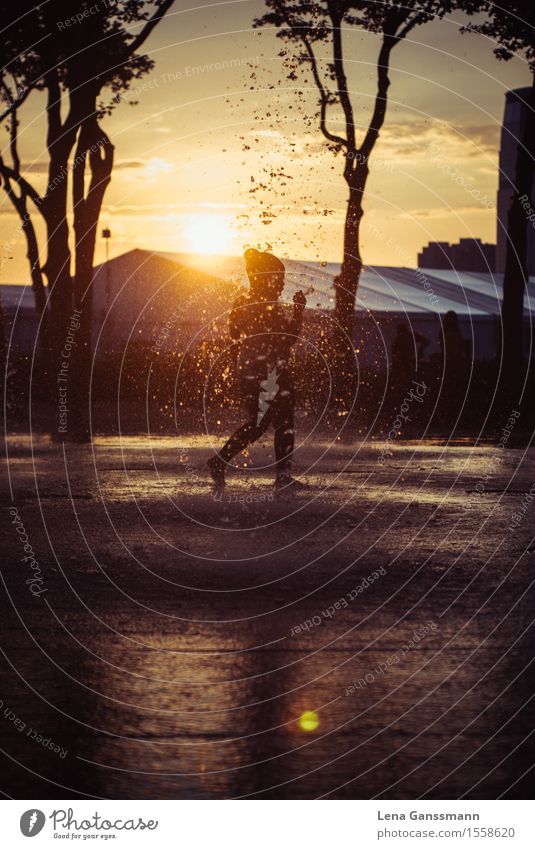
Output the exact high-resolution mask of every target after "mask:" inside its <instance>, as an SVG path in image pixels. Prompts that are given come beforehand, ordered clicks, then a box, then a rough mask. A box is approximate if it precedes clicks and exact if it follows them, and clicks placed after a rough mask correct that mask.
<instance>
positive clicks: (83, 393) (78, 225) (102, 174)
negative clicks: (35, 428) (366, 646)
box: [73, 117, 114, 442]
mask: <svg viewBox="0 0 535 849" xmlns="http://www.w3.org/2000/svg"><path fill="white" fill-rule="evenodd" d="M113 155H114V148H113V145H112V144H111V142H110V140H109V138H108V136H107V135H106V134H105V133H104V131H103V130H102V129H101V128H100V127H99V125H98V122H97V120H96V118H94V117H92V118H91V119H89V120H88V121H86V122H85V123H84V124H83V125H82V129H81V132H80V137H79V140H78V148H77V151H76V156H75V166H74V173H73V205H74V236H75V279H74V301H75V308H76V310H77V317H78V320H79V322H80V327H79V329H78V333H77V346H76V358H75V362H76V385H75V387H74V394H73V401H74V408H75V413H76V415H75V420H74V428H73V436H74V438H75V439H76V440H77V441H78V442H87V441H89V440H90V439H91V427H90V401H91V398H90V389H91V387H90V378H91V362H92V348H91V330H92V315H93V262H94V257H95V244H96V237H97V228H98V222H99V217H100V212H101V209H102V203H103V200H104V195H105V192H106V189H107V187H108V185H109V183H110V180H111V174H112V170H113ZM87 162H89V166H90V170H91V179H90V183H89V187H88V190H87V194H86V193H85V191H84V182H85V181H84V177H85V167H86V163H87Z"/></svg>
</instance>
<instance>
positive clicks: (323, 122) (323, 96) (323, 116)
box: [300, 35, 348, 148]
mask: <svg viewBox="0 0 535 849" xmlns="http://www.w3.org/2000/svg"><path fill="white" fill-rule="evenodd" d="M300 38H301V41H302V42H303V44H304V46H305V49H306V51H307V53H308V56H309V59H310V64H311V67H312V75H313V77H314V82H315V83H316V86H317V88H318V90H319V93H320V130H321V132H322V133H323V135H324V136H325V138H326V139H327V140H328V141H330V142H332V143H333V144H339V145H342V147H345V148H347V146H348V144H347V139H344V138H342V136H338V135H335V134H334V133H331V132H330V131H329V130H328V129H327V106H328V105H329V94H328V92H327V90H326V89H325V86H324V85H323V82H322V80H321V76H320V73H319V69H318V61H317V59H316V54H315V53H314V50H313V48H312V45H311V44H310V43H309V41H308V39H307V38H306V36H304V35H301V36H300Z"/></svg>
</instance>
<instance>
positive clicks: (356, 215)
mask: <svg viewBox="0 0 535 849" xmlns="http://www.w3.org/2000/svg"><path fill="white" fill-rule="evenodd" d="M365 182H366V181H365V179H363V178H362V177H359V183H358V185H357V186H350V188H349V200H348V204H347V211H346V220H345V224H344V258H343V262H342V269H341V272H340V274H339V276H338V277H337V278H336V281H335V299H336V300H335V308H334V315H335V319H336V323H337V326H338V327H339V328H340V331H341V332H342V333H343V334H344V335H346V336H347V339H348V341H352V339H353V319H354V312H355V301H356V295H357V289H358V285H359V280H360V273H361V271H362V255H361V251H360V224H361V221H362V216H363V215H364V211H363V209H362V197H363V192H364V186H365Z"/></svg>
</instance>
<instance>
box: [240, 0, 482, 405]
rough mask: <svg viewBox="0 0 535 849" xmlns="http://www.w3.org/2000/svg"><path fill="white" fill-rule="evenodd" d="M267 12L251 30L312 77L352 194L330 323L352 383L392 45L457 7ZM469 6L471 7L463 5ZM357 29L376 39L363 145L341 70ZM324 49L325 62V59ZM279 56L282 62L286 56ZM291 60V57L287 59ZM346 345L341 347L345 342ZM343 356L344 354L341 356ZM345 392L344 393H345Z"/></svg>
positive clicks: (314, 7) (432, 1)
mask: <svg viewBox="0 0 535 849" xmlns="http://www.w3.org/2000/svg"><path fill="white" fill-rule="evenodd" d="M265 2H266V6H267V7H268V8H269V9H270V11H269V12H268V13H267V14H265V15H264V16H263V17H261V18H259V19H257V20H256V21H255V25H256V26H274V27H276V28H277V30H278V33H277V34H278V36H279V37H280V38H281V39H283V41H285V42H286V44H288V45H289V46H290V47H291V54H290V61H289V71H288V77H289V79H291V80H295V79H296V70H297V67H298V66H305V67H306V68H308V69H309V70H310V72H311V74H312V78H313V80H314V83H315V85H316V87H317V89H318V93H319V116H318V117H319V128H320V131H321V133H322V134H323V136H324V138H325V140H326V143H327V145H328V146H329V147H330V149H331V150H333V151H334V152H335V153H338V152H342V154H343V157H344V165H343V175H344V179H345V181H346V183H347V186H348V189H349V197H348V203H347V211H346V218H345V225H344V242H343V261H342V269H341V273H340V275H339V276H338V278H337V279H336V282H335V294H336V297H335V319H336V323H337V326H338V328H339V329H340V331H341V337H340V338H341V339H344V338H345V340H346V344H345V347H346V351H345V355H343V356H342V360H341V362H342V363H343V366H342V373H343V377H344V383H346V384H348V383H349V382H350V379H349V372H350V370H351V367H352V366H351V360H352V351H351V350H349V342H350V340H352V336H353V316H354V309H355V299H356V293H357V288H358V283H359V277H360V273H361V270H362V256H361V250H360V226H361V222H362V217H363V215H364V209H363V200H364V193H365V190H366V183H367V180H368V175H369V163H370V157H371V155H372V153H373V150H374V148H375V145H376V143H377V140H378V138H379V133H380V131H381V129H382V127H383V124H384V120H385V116H386V110H387V103H388V90H389V87H390V77H389V69H390V57H391V53H392V50H393V49H394V47H396V45H398V44H399V43H400V42H402V41H403V40H404V39H405V38H406V37H407V36H408V35H409V34H410V33H411V32H412V30H413V29H414V28H415V27H417V26H419V25H421V24H425V23H426V22H428V21H431V20H433V19H436V18H442V17H443V16H444V15H445V14H446V13H447V12H449V11H450V10H451V9H453V8H455V7H456V5H457V4H456V3H455V2H449V1H448V0H429V2H425V0H424V2H421V1H420V0H404V2H403V3H399V2H397V0H384V2H383V0H381V2H380V3H378V2H376V0H366V1H365V2H356V3H355V2H346V0H324V1H323V2H314V0H294V2H292V0H265ZM466 5H467V6H469V5H470V4H466ZM353 26H357V27H362V28H363V29H364V30H367V31H368V32H371V33H375V34H377V35H378V36H379V38H380V42H379V52H378V56H377V87H376V93H375V100H374V105H373V109H372V112H371V117H370V119H369V121H368V124H367V126H366V128H365V130H364V133H363V137H362V139H361V140H359V139H358V138H357V124H358V120H357V121H356V119H355V105H354V97H353V96H352V93H351V90H350V88H349V86H348V80H347V75H346V68H345V53H344V30H347V29H348V28H349V27H353ZM322 46H327V48H328V52H329V54H330V55H329V56H328V59H327V60H326V61H324V60H323V58H322V53H321V48H322ZM281 55H282V56H287V52H286V51H283V52H282V54H281ZM287 62H288V58H287ZM333 112H334V117H339V118H341V119H342V124H343V127H344V130H343V132H335V131H334V130H333V129H332V125H331V124H330V122H329V118H330V117H331V115H332V113H333ZM342 344H343V343H342ZM342 353H344V352H342ZM344 394H346V393H344Z"/></svg>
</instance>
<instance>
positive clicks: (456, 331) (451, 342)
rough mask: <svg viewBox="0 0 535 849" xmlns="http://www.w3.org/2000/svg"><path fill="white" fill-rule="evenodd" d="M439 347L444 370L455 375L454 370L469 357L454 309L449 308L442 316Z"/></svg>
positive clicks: (462, 364)
mask: <svg viewBox="0 0 535 849" xmlns="http://www.w3.org/2000/svg"><path fill="white" fill-rule="evenodd" d="M440 347H441V348H442V356H443V358H444V371H445V372H447V373H449V374H450V375H452V376H455V372H456V371H457V370H458V369H460V368H462V367H463V366H464V365H466V364H467V362H468V359H469V357H468V352H469V343H467V342H466V341H465V340H464V339H463V336H462V334H461V330H460V328H459V318H458V316H457V313H456V312H455V310H449V311H448V312H447V313H446V315H445V316H444V321H443V322H442V335H441V337H440ZM457 377H459V375H457Z"/></svg>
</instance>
